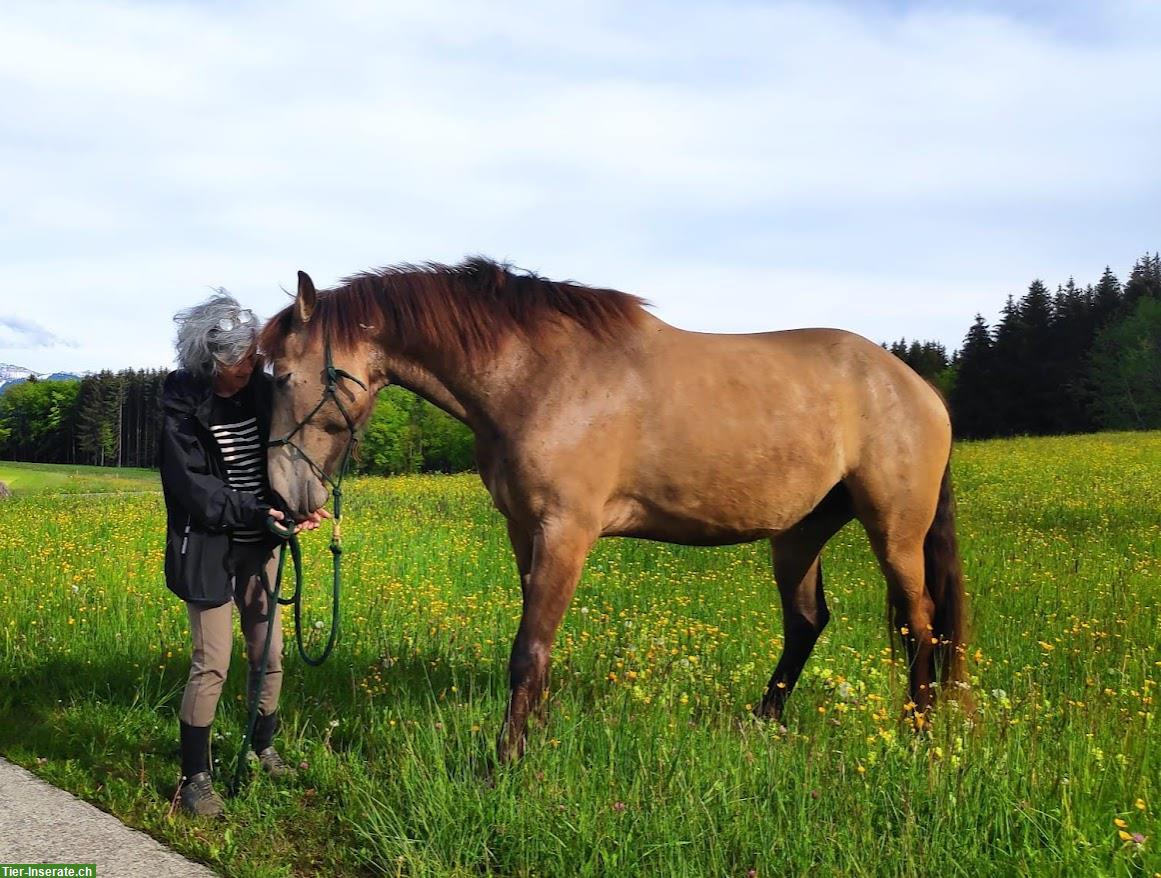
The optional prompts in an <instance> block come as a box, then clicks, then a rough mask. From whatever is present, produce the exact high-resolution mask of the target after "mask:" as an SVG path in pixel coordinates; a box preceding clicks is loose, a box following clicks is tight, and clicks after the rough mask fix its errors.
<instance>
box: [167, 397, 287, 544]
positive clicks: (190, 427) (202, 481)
mask: <svg viewBox="0 0 1161 878" xmlns="http://www.w3.org/2000/svg"><path fill="white" fill-rule="evenodd" d="M171 378H172V376H171ZM171 384H172V382H171V380H169V379H167V380H166V386H165V390H164V391H163V397H162V406H163V409H164V419H163V421H162V429H161V449H160V455H159V456H160V466H161V483H162V485H163V486H164V487H165V489H166V491H168V492H169V493H170V494H171V495H172V496H173V497H174V498H175V499H176V500H177V502H178V503H180V504H181V505H182V507H183V508H184V509H185V510H186V511H187V512H188V513H189V514H190V515H191V516H192V517H193V519H194V521H195V522H197V524H198V525H199V526H200V527H202V528H205V529H206V530H211V531H227V530H234V529H236V528H242V527H245V528H260V527H264V526H265V523H266V518H267V516H268V515H269V514H270V505H269V504H268V503H264V502H262V501H261V500H260V499H259V498H258V497H257V496H255V495H254V494H250V493H247V492H242V491H236V490H234V489H233V488H231V487H230V486H229V485H228V484H227V483H226V482H225V481H223V480H222V479H220V478H218V477H217V476H215V475H214V474H213V473H212V472H211V471H210V462H209V457H208V456H207V452H206V449H205V448H204V447H203V446H202V441H201V439H200V438H199V437H198V435H197V431H196V426H195V423H196V422H195V419H194V415H193V411H192V407H188V406H185V405H183V404H182V402H183V401H182V400H179V399H175V398H174V395H173V390H174V388H173V387H172V386H171Z"/></svg>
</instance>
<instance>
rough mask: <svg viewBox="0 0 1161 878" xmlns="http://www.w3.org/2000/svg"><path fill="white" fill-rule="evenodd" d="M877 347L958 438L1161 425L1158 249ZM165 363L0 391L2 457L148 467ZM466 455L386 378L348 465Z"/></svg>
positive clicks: (379, 468) (399, 467)
mask: <svg viewBox="0 0 1161 878" xmlns="http://www.w3.org/2000/svg"><path fill="white" fill-rule="evenodd" d="M884 347H885V348H887V349H888V350H890V351H891V352H892V353H894V354H895V355H896V356H898V357H899V358H900V359H902V360H903V361H904V362H906V363H907V364H908V365H910V366H911V367H912V368H913V369H915V371H917V372H918V373H919V374H920V375H923V376H924V377H925V378H928V379H929V380H931V381H932V383H934V384H935V385H936V386H937V387H938V388H939V389H940V391H941V392H942V393H943V395H944V397H945V398H946V399H947V400H948V403H949V406H950V408H951V413H952V422H953V424H954V426H955V431H956V435H957V436H959V437H960V438H987V437H992V436H1014V435H1045V434H1054V433H1085V432H1091V431H1093V430H1102V429H1130V430H1132V429H1159V428H1161V256H1158V254H1156V253H1154V254H1153V255H1152V256H1149V255H1146V256H1143V257H1141V258H1140V259H1138V260H1137V262H1136V264H1134V266H1133V269H1132V271H1131V272H1130V274H1129V277H1128V279H1127V280H1126V281H1125V282H1124V284H1122V283H1121V282H1120V281H1119V280H1118V279H1117V277H1116V275H1115V274H1113V272H1112V270H1111V269H1109V268H1106V269H1105V271H1104V273H1103V274H1102V275H1101V277H1100V280H1099V281H1097V283H1096V284H1095V285H1094V284H1089V285H1087V286H1085V287H1083V288H1082V287H1080V286H1078V285H1077V284H1076V282H1075V281H1074V280H1073V279H1072V278H1069V280H1068V282H1067V283H1065V284H1062V285H1060V286H1058V287H1057V288H1056V291H1055V292H1049V290H1048V288H1047V286H1046V285H1045V284H1044V283H1043V282H1042V281H1040V280H1035V281H1033V282H1032V283H1031V285H1030V286H1029V287H1028V290H1027V292H1026V293H1024V295H1023V296H1021V297H1020V298H1019V299H1017V298H1015V297H1013V296H1009V297H1008V301H1007V303H1006V304H1005V305H1004V307H1003V309H1002V311H1001V313H1000V318H999V320H998V322H997V323H996V324H995V325H994V326H989V325H988V323H987V322H986V321H985V320H984V318H983V317H982V316H981V315H979V314H977V315H976V318H975V321H974V322H973V323H972V325H971V326H970V327H969V328H968V331H967V334H966V335H965V337H964V342H963V346H962V347H961V348H960V349H959V350H957V351H955V352H953V353H952V354H951V355H949V354H948V352H947V350H946V348H945V347H944V346H943V345H941V344H939V343H938V342H932V341H911V342H908V341H906V340H905V339H901V340H899V341H896V342H893V343H891V344H889V345H887V344H884ZM165 374H166V373H165V372H164V371H162V370H156V369H153V370H148V369H146V370H123V371H120V372H111V371H103V372H98V373H96V374H93V375H87V376H85V377H84V378H82V379H81V380H79V381H37V380H30V381H27V382H24V383H21V384H16V385H13V386H11V387H10V388H9V389H8V390H6V391H5V392H4V393H2V394H0V458H5V459H9V460H25V461H34V462H40V463H72V464H95V465H98V466H136V467H153V466H156V463H157V459H156V458H157V440H158V435H159V432H160V426H161V419H160V414H161V413H160V409H159V406H158V396H159V393H160V390H161V386H162V383H163V382H164V380H165ZM473 465H474V451H473V440H472V434H471V432H470V431H469V430H468V428H467V427H465V426H464V425H463V424H461V423H460V422H459V421H457V420H455V419H454V418H452V417H450V416H449V415H447V414H445V413H444V412H442V411H441V410H439V409H438V408H436V407H435V406H433V405H431V404H430V403H428V402H426V401H425V400H423V399H420V398H419V397H416V396H414V395H413V394H411V393H408V392H407V391H405V390H403V389H402V388H399V387H388V388H386V389H385V390H383V391H382V392H381V393H380V394H379V397H378V399H377V400H376V403H375V411H374V413H373V415H372V417H371V420H370V423H369V424H368V426H367V429H366V431H365V432H364V434H363V436H362V439H361V441H360V443H359V448H358V452H357V456H356V458H355V463H354V469H355V471H356V472H360V473H376V474H384V475H397V474H401V473H416V472H459V471H462V470H467V469H471V468H472V466H473Z"/></svg>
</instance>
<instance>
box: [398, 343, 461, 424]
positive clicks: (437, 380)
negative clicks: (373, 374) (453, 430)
mask: <svg viewBox="0 0 1161 878" xmlns="http://www.w3.org/2000/svg"><path fill="white" fill-rule="evenodd" d="M388 374H389V377H390V379H391V383H393V384H398V385H399V386H400V387H405V388H406V389H408V390H410V391H411V392H412V393H416V394H418V395H419V396H422V397H423V398H424V399H426V400H427V401H428V402H430V403H431V404H432V405H435V406H438V407H439V408H441V409H443V410H444V411H445V412H447V413H448V414H449V415H451V416H452V417H453V418H456V419H457V420H460V421H463V422H464V423H465V424H467V425H468V426H469V427H471V426H472V423H471V419H470V415H469V413H468V409H467V407H466V406H465V405H464V403H463V402H462V401H461V400H460V399H459V398H458V397H457V396H456V394H455V393H454V392H453V391H452V390H451V389H450V388H449V387H448V386H447V384H445V383H444V380H443V379H442V378H441V377H440V376H439V375H438V374H436V372H434V371H432V370H431V369H430V368H428V367H427V366H425V365H424V364H423V363H421V362H419V361H418V360H411V359H403V358H400V357H393V358H390V361H389V363H388Z"/></svg>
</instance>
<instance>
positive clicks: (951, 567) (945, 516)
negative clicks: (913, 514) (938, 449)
mask: <svg viewBox="0 0 1161 878" xmlns="http://www.w3.org/2000/svg"><path fill="white" fill-rule="evenodd" d="M923 567H924V574H925V578H926V582H927V593H928V594H929V595H930V596H931V600H932V601H933V602H934V604H935V620H934V623H933V627H934V629H935V630H934V631H933V634H934V636H935V637H938V638H939V644H938V646H936V650H935V661H936V666H937V667H938V668H939V669H940V680H941V681H942V682H943V684H944V685H945V686H947V685H949V684H952V683H956V682H959V681H960V680H962V679H963V675H964V657H965V656H964V653H965V652H966V650H967V645H966V639H967V618H966V617H967V598H966V595H965V594H964V585H963V564H962V562H961V561H960V554H959V540H958V539H957V538H956V534H955V495H954V494H953V493H952V489H951V461H950V460H949V461H948V464H947V468H946V469H945V470H944V471H943V481H942V482H940V485H939V503H938V505H937V506H936V507H935V519H934V520H933V521H932V522H931V527H930V528H929V529H928V531H927V536H925V537H924V538H923Z"/></svg>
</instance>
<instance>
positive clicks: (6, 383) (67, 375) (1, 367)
mask: <svg viewBox="0 0 1161 878" xmlns="http://www.w3.org/2000/svg"><path fill="white" fill-rule="evenodd" d="M29 378H36V379H37V380H38V381H80V380H81V376H80V375H74V374H73V373H72V372H53V373H51V374H49V373H45V372H33V371H32V370H31V369H25V368H24V367H23V366H13V365H11V364H9V363H0V393H3V392H4V391H5V390H7V389H8V388H9V387H11V386H12V385H13V384H22V383H23V382H25V381H27V380H28V379H29Z"/></svg>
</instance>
